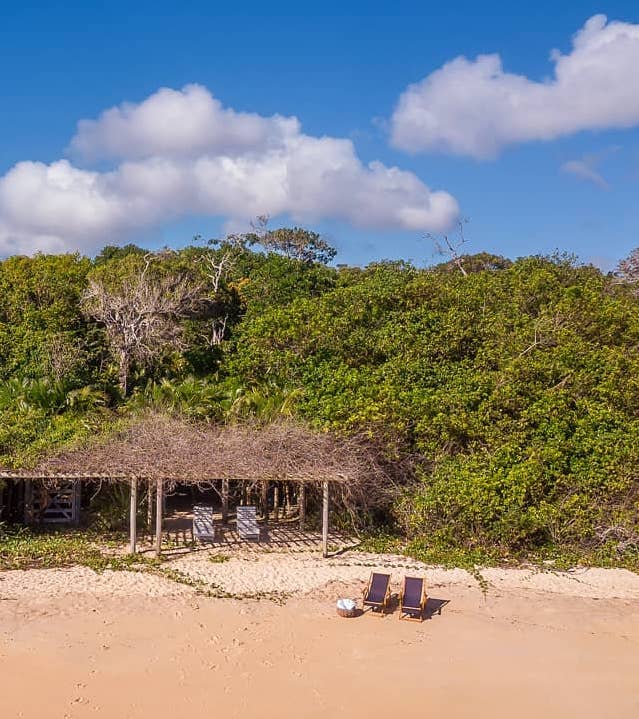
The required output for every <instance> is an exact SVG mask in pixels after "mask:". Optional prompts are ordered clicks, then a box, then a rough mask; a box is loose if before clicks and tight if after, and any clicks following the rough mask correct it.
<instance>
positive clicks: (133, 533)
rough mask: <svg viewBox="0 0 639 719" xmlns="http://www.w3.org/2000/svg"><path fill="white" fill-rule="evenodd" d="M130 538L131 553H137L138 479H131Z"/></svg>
mask: <svg viewBox="0 0 639 719" xmlns="http://www.w3.org/2000/svg"><path fill="white" fill-rule="evenodd" d="M129 512H130V514H129V539H130V541H131V546H130V550H129V551H130V553H131V554H135V552H136V543H137V513H138V480H137V478H135V477H134V478H133V479H132V480H131V507H130V509H129Z"/></svg>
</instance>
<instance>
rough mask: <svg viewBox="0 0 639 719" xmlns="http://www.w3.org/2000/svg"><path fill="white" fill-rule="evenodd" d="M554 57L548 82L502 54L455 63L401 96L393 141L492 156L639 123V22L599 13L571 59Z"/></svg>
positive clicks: (585, 29)
mask: <svg viewBox="0 0 639 719" xmlns="http://www.w3.org/2000/svg"><path fill="white" fill-rule="evenodd" d="M550 58H551V61H552V62H553V63H554V65H555V68H554V69H555V72H554V77H553V78H552V79H549V80H546V81H544V82H536V81H534V80H530V79H529V78H527V77H525V76H523V75H515V74H512V73H508V72H505V71H504V69H503V67H502V62H501V58H500V57H499V55H480V56H478V57H477V58H476V59H475V60H474V61H471V60H468V59H466V58H465V57H458V58H456V59H454V60H452V61H451V62H449V63H447V64H445V65H444V66H443V67H441V68H440V69H438V70H436V71H435V72H433V73H431V74H430V75H428V76H427V77H426V78H425V79H423V80H422V81H421V82H418V83H417V84H415V85H411V86H409V87H408V88H407V89H406V91H405V92H404V93H403V94H402V95H401V97H400V99H399V102H398V104H397V107H396V109H395V112H394V114H393V116H392V120H391V135H392V142H393V144H394V145H395V146H396V147H398V148H401V149H404V150H408V151H411V152H420V151H433V150H434V151H442V152H450V153H454V154H458V155H470V156H472V157H475V158H478V159H484V158H490V157H494V156H495V155H497V154H498V153H499V151H500V150H501V149H502V148H504V147H506V146H507V145H510V144H513V143H520V142H526V141H530V140H552V139H555V138H558V137H562V136H565V135H570V134H573V133H575V132H579V131H582V130H597V129H604V128H627V127H632V126H635V125H639V72H638V71H637V70H638V68H639V25H633V24H630V23H625V22H607V18H606V17H605V15H595V16H594V17H591V18H590V19H589V20H588V21H587V22H586V24H585V25H584V27H583V28H581V30H579V32H577V33H576V35H575V36H574V37H573V47H572V51H571V52H570V53H569V54H567V55H562V54H561V53H560V52H559V51H557V50H554V51H553V52H552V53H551V56H550Z"/></svg>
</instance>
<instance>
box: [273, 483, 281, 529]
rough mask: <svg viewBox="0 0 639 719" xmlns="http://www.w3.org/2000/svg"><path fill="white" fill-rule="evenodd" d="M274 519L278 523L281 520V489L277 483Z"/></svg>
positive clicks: (274, 493) (274, 491) (274, 496)
mask: <svg viewBox="0 0 639 719" xmlns="http://www.w3.org/2000/svg"><path fill="white" fill-rule="evenodd" d="M273 517H274V518H275V521H276V522H277V521H278V520H279V518H280V487H279V485H278V484H277V483H276V484H275V489H274V490H273Z"/></svg>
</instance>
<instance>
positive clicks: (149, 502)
mask: <svg viewBox="0 0 639 719" xmlns="http://www.w3.org/2000/svg"><path fill="white" fill-rule="evenodd" d="M146 528H147V531H148V532H149V535H150V534H151V533H152V532H153V482H152V481H151V480H150V479H149V480H148V481H147V487H146Z"/></svg>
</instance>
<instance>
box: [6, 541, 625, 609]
mask: <svg viewBox="0 0 639 719" xmlns="http://www.w3.org/2000/svg"><path fill="white" fill-rule="evenodd" d="M217 554H220V552H219V550H216V549H204V550H200V551H197V552H192V553H187V554H184V555H182V556H178V557H176V558H173V559H171V560H170V561H169V562H167V563H166V565H165V567H166V568H167V569H169V570H173V571H175V572H179V574H180V575H182V576H183V577H184V578H186V579H188V580H193V581H194V582H195V583H196V585H197V586H198V587H199V588H201V589H210V590H212V591H216V590H217V591H222V592H226V593H228V594H231V595H236V596H256V595H260V594H272V593H281V594H284V595H289V596H291V595H292V596H298V595H301V594H306V593H308V592H314V591H316V590H319V589H321V588H322V587H324V586H325V585H327V584H328V583H331V582H332V583H340V584H344V585H352V586H353V591H355V592H356V593H357V591H358V590H359V588H360V587H361V585H363V583H364V582H365V581H366V580H367V578H368V576H369V575H370V572H371V571H372V570H376V571H385V572H390V573H391V574H392V576H393V589H394V590H395V591H397V590H398V589H399V585H400V581H401V577H402V576H403V575H404V574H416V575H420V576H421V575H423V576H425V577H426V578H427V582H428V586H429V587H430V588H431V589H433V588H439V587H447V586H465V587H469V588H477V587H478V582H477V579H476V577H474V576H473V575H472V574H470V573H469V572H467V571H465V570H463V569H444V568H441V567H433V566H429V565H425V564H422V563H421V562H416V561H414V560H411V559H407V558H406V557H401V556H394V555H378V554H365V553H359V552H345V553H344V554H341V555H339V556H337V557H333V558H329V559H322V557H321V556H319V555H318V554H317V553H310V552H306V553H304V552H298V553H296V554H289V553H278V552H272V553H268V552H267V553H255V552H242V551H239V552H234V553H233V554H232V555H225V556H230V558H229V559H228V561H224V562H220V563H217V562H212V561H211V557H214V556H215V555H217ZM480 573H481V576H482V577H483V579H484V580H485V582H487V584H488V591H489V592H490V590H491V589H493V590H497V591H499V590H519V589H522V590H534V591H537V592H552V593H556V594H562V595H564V596H571V597H588V598H592V599H613V598H617V599H639V575H637V574H633V573H632V572H629V571H627V570H624V569H575V570H571V571H568V572H558V571H538V570H534V569H481V570H480ZM193 593H194V589H193V588H192V587H189V586H186V585H185V584H180V583H177V582H174V581H171V580H170V579H167V578H165V577H163V576H158V575H156V574H152V573H148V572H145V573H138V572H130V571H115V572H114V571H109V570H107V571H105V572H104V573H102V574H97V573H95V572H93V571H92V570H90V569H87V568H84V567H74V568H71V569H63V570H48V569H41V570H29V571H7V572H0V598H5V599H17V598H24V597H31V598H38V597H39V598H43V599H48V598H52V597H63V596H66V595H69V594H75V595H77V594H86V595H91V596H95V597H107V596H113V597H126V596H131V595H141V596H145V597H166V596H185V595H189V594H193Z"/></svg>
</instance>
